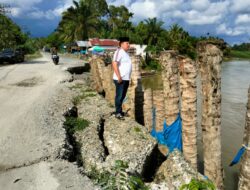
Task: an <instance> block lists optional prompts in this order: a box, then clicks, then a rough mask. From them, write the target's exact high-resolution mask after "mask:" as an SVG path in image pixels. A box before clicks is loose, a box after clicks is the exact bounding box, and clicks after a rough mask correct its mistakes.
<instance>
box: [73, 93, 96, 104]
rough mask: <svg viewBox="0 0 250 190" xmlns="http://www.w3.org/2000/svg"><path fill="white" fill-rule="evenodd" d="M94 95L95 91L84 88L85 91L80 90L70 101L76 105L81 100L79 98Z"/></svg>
mask: <svg viewBox="0 0 250 190" xmlns="http://www.w3.org/2000/svg"><path fill="white" fill-rule="evenodd" d="M96 95H97V94H96V92H94V91H92V90H86V91H84V90H82V91H81V93H80V94H79V95H78V96H75V97H73V99H72V103H73V104H74V105H78V104H79V103H80V102H81V100H83V99H85V98H88V97H94V96H96Z"/></svg>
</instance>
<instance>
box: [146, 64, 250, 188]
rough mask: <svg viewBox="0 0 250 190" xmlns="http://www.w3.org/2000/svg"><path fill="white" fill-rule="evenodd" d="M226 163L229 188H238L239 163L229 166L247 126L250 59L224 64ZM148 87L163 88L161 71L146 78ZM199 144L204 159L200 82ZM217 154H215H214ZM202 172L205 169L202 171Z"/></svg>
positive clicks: (224, 155) (224, 141)
mask: <svg viewBox="0 0 250 190" xmlns="http://www.w3.org/2000/svg"><path fill="white" fill-rule="evenodd" d="M221 76H222V77H221V78H222V80H221V91H222V124H221V127H222V163H223V168H224V173H225V180H224V185H225V189H226V190H236V189H237V184H238V174H239V164H238V165H235V166H233V167H229V164H230V162H231V161H232V159H233V158H234V156H235V155H236V153H237V151H238V150H239V149H240V147H241V145H242V140H243V133H244V127H245V115H246V103H247V91H248V87H249V85H250V61H238V60H235V61H230V62H225V63H223V64H222V73H221ZM142 83H143V86H144V88H152V89H155V90H156V89H161V88H162V81H161V75H160V74H158V75H154V76H150V77H148V78H143V80H142ZM197 91H198V103H197V105H198V128H199V130H198V131H199V132H198V146H199V156H198V159H199V162H200V163H202V160H203V158H202V143H201V138H202V137H201V129H200V128H201V127H200V119H201V116H200V110H201V92H200V84H198V90H197ZM212 156H213V155H211V157H212ZM201 170H202V169H201ZM201 172H202V171H201Z"/></svg>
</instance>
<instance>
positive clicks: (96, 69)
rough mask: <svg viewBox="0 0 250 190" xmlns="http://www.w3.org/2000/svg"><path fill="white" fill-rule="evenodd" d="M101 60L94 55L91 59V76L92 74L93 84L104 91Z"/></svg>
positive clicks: (96, 88) (95, 87) (97, 89)
mask: <svg viewBox="0 0 250 190" xmlns="http://www.w3.org/2000/svg"><path fill="white" fill-rule="evenodd" d="M100 61H101V60H100V59H98V58H97V57H95V56H93V57H92V59H91V61H90V67H91V70H90V72H91V76H92V86H93V88H94V89H95V90H96V91H97V92H98V93H102V92H103V86H102V72H100V63H99V62H100Z"/></svg>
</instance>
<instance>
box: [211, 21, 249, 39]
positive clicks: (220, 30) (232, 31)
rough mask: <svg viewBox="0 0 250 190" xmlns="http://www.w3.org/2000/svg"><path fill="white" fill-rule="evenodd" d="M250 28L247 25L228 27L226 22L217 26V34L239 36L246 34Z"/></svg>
mask: <svg viewBox="0 0 250 190" xmlns="http://www.w3.org/2000/svg"><path fill="white" fill-rule="evenodd" d="M247 30H249V28H247V27H234V28H232V27H227V26H226V24H221V25H219V26H218V27H217V29H216V32H217V34H226V35H228V36H238V35H241V34H244V33H245V32H246V31H247Z"/></svg>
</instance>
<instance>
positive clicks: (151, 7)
mask: <svg viewBox="0 0 250 190" xmlns="http://www.w3.org/2000/svg"><path fill="white" fill-rule="evenodd" d="M130 9H131V11H132V12H133V13H134V17H136V18H137V19H145V18H153V17H157V10H156V6H155V3H154V2H152V1H149V0H146V1H143V2H135V3H133V4H132V5H131V7H130Z"/></svg>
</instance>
